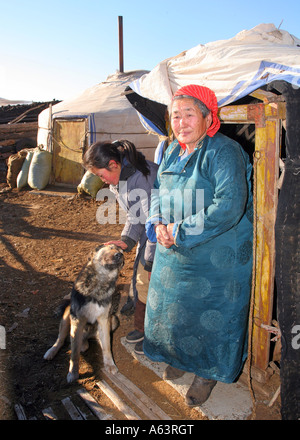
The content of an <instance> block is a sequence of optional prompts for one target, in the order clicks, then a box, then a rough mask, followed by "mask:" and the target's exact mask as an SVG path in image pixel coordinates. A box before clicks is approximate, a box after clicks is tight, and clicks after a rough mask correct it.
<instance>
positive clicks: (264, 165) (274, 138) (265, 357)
mask: <svg viewBox="0 0 300 440" xmlns="http://www.w3.org/2000/svg"><path fill="white" fill-rule="evenodd" d="M279 129H280V121H266V124H265V127H256V130H255V132H256V133H255V161H256V186H257V188H256V200H254V203H256V259H255V294H254V310H253V319H254V325H253V335H252V358H253V359H252V365H253V366H254V367H257V368H259V369H260V370H262V371H266V369H267V367H268V364H269V361H270V358H269V356H270V334H269V333H268V332H267V331H266V330H265V329H264V328H262V327H261V324H265V325H270V323H271V319H272V311H273V293H274V274H275V222H276V210H277V202H278V189H277V181H278V175H279Z"/></svg>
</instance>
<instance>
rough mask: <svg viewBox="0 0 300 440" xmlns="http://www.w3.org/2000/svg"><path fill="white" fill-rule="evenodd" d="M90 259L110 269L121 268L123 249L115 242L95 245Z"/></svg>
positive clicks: (122, 264)
mask: <svg viewBox="0 0 300 440" xmlns="http://www.w3.org/2000/svg"><path fill="white" fill-rule="evenodd" d="M91 260H92V262H93V263H94V264H100V265H101V266H103V267H105V268H107V269H110V270H113V269H118V270H121V268H122V267H123V266H124V255H123V250H122V249H121V248H120V247H118V246H116V245H115V244H107V245H104V244H102V245H100V246H97V247H96V249H95V251H94V252H93V253H92V255H91Z"/></svg>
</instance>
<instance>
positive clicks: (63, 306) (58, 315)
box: [54, 294, 71, 318]
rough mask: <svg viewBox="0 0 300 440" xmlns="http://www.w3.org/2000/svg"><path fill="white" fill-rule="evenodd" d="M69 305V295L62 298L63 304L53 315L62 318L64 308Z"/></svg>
mask: <svg viewBox="0 0 300 440" xmlns="http://www.w3.org/2000/svg"><path fill="white" fill-rule="evenodd" d="M70 304H71V294H69V295H66V296H64V298H63V302H62V303H61V304H60V305H59V306H58V307H57V308H56V309H55V312H54V315H55V316H56V317H57V318H62V317H63V314H64V313H65V310H66V308H67V307H68V306H69V305H70Z"/></svg>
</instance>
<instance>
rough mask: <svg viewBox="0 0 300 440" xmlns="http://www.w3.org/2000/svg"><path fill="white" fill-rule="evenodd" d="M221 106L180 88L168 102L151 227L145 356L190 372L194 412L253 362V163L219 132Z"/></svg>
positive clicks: (176, 371) (205, 92)
mask: <svg viewBox="0 0 300 440" xmlns="http://www.w3.org/2000/svg"><path fill="white" fill-rule="evenodd" d="M217 110H218V106H217V99H216V96H215V94H214V92H213V91H212V90H210V89H208V88H206V87H202V86H197V85H190V86H185V87H182V88H181V89H179V90H178V91H177V92H176V93H175V95H174V97H173V100H172V104H171V124H172V129H173V132H174V135H175V137H176V140H175V141H174V142H173V143H172V144H171V145H170V146H169V148H168V149H167V151H166V152H165V154H164V158H163V161H162V163H161V165H160V168H159V170H158V174H157V180H156V184H155V188H156V190H155V191H154V192H153V196H152V200H151V209H150V214H149V218H148V220H147V224H146V229H147V234H148V237H149V239H150V240H151V241H154V242H155V241H157V243H158V245H157V247H156V253H155V258H154V263H153V268H152V275H151V281H150V286H149V291H148V299H147V307H146V318H145V339H144V352H145V354H146V355H147V356H148V357H149V358H150V359H152V360H154V361H162V362H166V363H167V364H168V367H167V368H166V371H165V373H164V378H166V379H174V378H177V377H180V376H181V375H183V374H184V372H186V371H187V372H193V373H194V374H195V378H194V381H193V383H192V385H191V387H190V388H189V390H188V392H187V395H186V402H187V404H188V405H189V406H198V405H201V404H202V403H204V402H205V401H206V400H207V399H208V397H209V396H210V393H211V391H212V389H213V388H214V386H215V385H216V382H217V381H221V382H226V383H231V382H233V381H234V380H235V379H236V378H237V376H238V375H239V373H240V372H241V368H242V366H243V362H244V361H245V359H246V356H247V333H248V332H247V327H248V311H249V298H250V290H251V272H252V233H253V230H252V194H251V180H250V179H251V177H250V176H251V169H252V167H251V164H250V162H249V158H248V156H247V154H246V153H245V152H244V150H243V149H242V148H241V146H240V145H239V144H238V143H237V142H235V141H233V140H232V139H229V138H228V137H226V136H224V135H222V134H221V133H219V132H218V130H219V127H220V121H219V119H218V117H217Z"/></svg>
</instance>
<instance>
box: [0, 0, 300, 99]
mask: <svg viewBox="0 0 300 440" xmlns="http://www.w3.org/2000/svg"><path fill="white" fill-rule="evenodd" d="M0 13H1V28H0V29H1V38H0V97H1V98H6V99H11V100H14V99H19V100H29V101H48V100H52V99H54V98H55V99H61V100H63V99H68V98H71V97H73V96H75V95H77V94H79V93H80V92H81V91H83V90H85V89H87V88H89V87H91V86H93V85H95V84H97V83H99V82H102V81H104V80H105V79H106V78H107V76H108V75H110V74H112V73H114V72H115V71H116V70H117V69H118V68H119V48H118V16H123V38H124V70H136V69H147V70H151V69H153V68H154V67H155V66H156V65H157V64H158V63H159V62H160V61H162V60H164V59H165V58H169V57H172V56H175V55H177V54H178V53H180V52H182V51H183V50H187V49H190V48H191V47H194V46H196V45H198V44H205V43H208V42H210V41H216V40H221V39H227V38H231V37H234V36H235V35H236V34H237V33H238V32H240V31H242V30H244V29H251V28H253V27H254V26H256V25H258V24H260V23H273V24H275V26H277V27H278V26H279V25H280V23H281V22H282V24H281V29H283V30H286V31H288V32H290V33H291V34H293V35H295V36H296V37H298V38H300V24H299V23H300V2H299V1H298V0H281V1H278V0H273V1H272V2H271V1H263V0H250V1H244V0H225V1H224V0H213V1H203V0H152V1H151V2H150V1H142V0H127V1H124V0H85V1H83V0H47V1H45V0H25V1H24V0H13V1H8V0H0Z"/></svg>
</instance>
